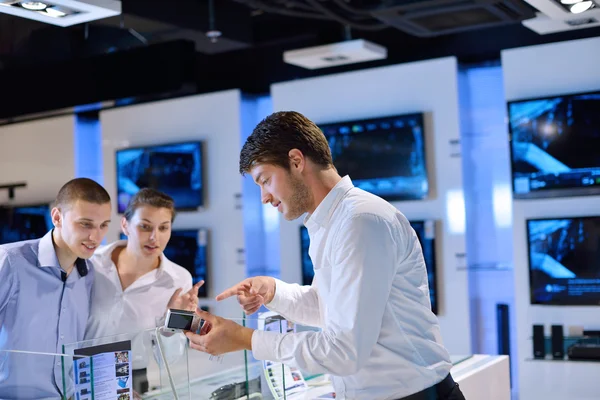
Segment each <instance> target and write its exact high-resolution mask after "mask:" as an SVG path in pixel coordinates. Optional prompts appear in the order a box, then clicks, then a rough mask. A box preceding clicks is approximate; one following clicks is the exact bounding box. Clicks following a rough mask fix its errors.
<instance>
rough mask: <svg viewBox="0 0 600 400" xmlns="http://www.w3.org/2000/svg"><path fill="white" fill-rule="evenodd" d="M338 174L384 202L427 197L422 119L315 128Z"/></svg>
mask: <svg viewBox="0 0 600 400" xmlns="http://www.w3.org/2000/svg"><path fill="white" fill-rule="evenodd" d="M320 128H321V130H322V131H323V133H324V134H325V136H326V137H327V140H328V141H329V147H330V148H331V154H332V156H333V162H334V164H335V166H336V168H337V169H338V171H339V173H340V174H341V175H342V176H344V175H349V176H350V178H351V179H352V181H353V183H354V185H355V186H357V187H359V188H361V189H363V190H366V191H368V192H371V193H373V194H376V195H378V196H380V197H383V198H385V199H386V200H421V199H424V198H426V197H427V196H428V194H429V181H428V179H427V166H426V156H425V133H424V129H423V114H421V113H418V114H407V115H399V116H394V117H385V118H374V119H365V120H357V121H348V122H341V123H333V124H323V125H320Z"/></svg>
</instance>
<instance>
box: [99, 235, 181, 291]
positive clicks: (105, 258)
mask: <svg viewBox="0 0 600 400" xmlns="http://www.w3.org/2000/svg"><path fill="white" fill-rule="evenodd" d="M124 246H127V240H117V241H115V242H112V243H111V244H109V245H106V246H104V247H102V248H101V249H98V251H97V252H96V255H95V256H94V258H95V259H96V258H97V259H98V260H99V261H100V262H99V263H98V264H99V265H96V268H107V269H110V268H111V267H112V265H113V262H112V253H113V251H114V249H116V248H117V247H124ZM95 264H96V263H95ZM173 265H174V264H173V262H172V261H171V260H169V259H168V258H167V257H166V256H165V254H164V253H161V254H160V264H159V265H158V269H157V270H156V277H157V278H158V277H159V276H160V275H161V274H163V273H165V274H167V275H168V276H169V277H171V278H172V279H173V280H174V281H177V273H176V271H175V268H173Z"/></svg>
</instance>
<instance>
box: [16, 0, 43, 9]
mask: <svg viewBox="0 0 600 400" xmlns="http://www.w3.org/2000/svg"><path fill="white" fill-rule="evenodd" d="M21 7H23V8H26V9H28V10H31V11H42V10H45V9H46V7H48V4H46V3H42V2H41V1H24V2H22V3H21Z"/></svg>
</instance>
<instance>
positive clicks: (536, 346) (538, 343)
mask: <svg viewBox="0 0 600 400" xmlns="http://www.w3.org/2000/svg"><path fill="white" fill-rule="evenodd" d="M545 342H546V340H545V338H544V325H534V326H533V358H546V343H545Z"/></svg>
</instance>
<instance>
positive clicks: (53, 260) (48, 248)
mask: <svg viewBox="0 0 600 400" xmlns="http://www.w3.org/2000/svg"><path fill="white" fill-rule="evenodd" d="M52 232H54V230H51V231H50V232H48V233H46V234H45V235H44V237H42V238H41V239H40V244H39V247H38V263H39V265H40V267H56V268H60V263H59V262H58V257H57V256H56V250H55V249H54V244H53V240H52Z"/></svg>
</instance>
